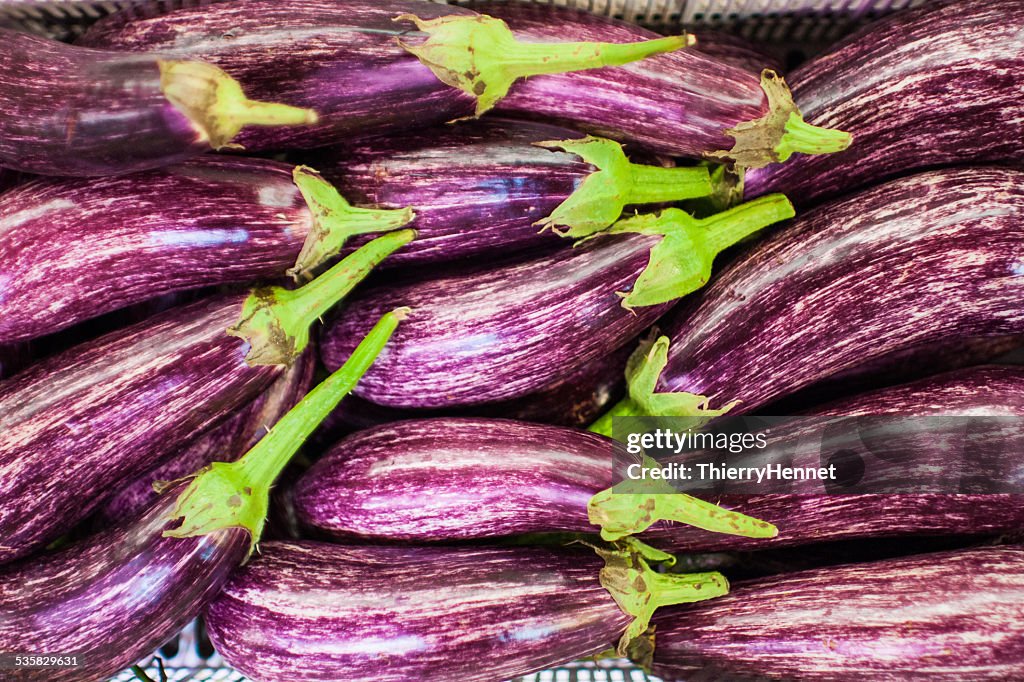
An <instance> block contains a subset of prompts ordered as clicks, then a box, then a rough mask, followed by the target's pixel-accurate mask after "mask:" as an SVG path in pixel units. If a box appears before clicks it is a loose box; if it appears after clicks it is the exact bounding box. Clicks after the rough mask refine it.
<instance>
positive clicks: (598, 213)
mask: <svg viewBox="0 0 1024 682" xmlns="http://www.w3.org/2000/svg"><path fill="white" fill-rule="evenodd" d="M536 144H537V146H539V147H544V148H547V149H560V150H562V151H566V152H569V153H570V154H575V155H576V156H578V157H579V158H580V159H582V160H583V161H585V162H586V163H588V164H590V165H592V166H594V167H595V168H597V170H596V171H594V172H593V173H591V174H590V175H588V176H587V177H586V178H585V179H584V180H583V182H582V184H580V186H579V187H578V188H577V189H576V191H574V192H573V193H572V194H571V195H570V196H569V197H568V198H567V199H566V200H565V201H563V202H562V203H561V204H559V205H558V207H556V208H555V210H554V211H552V212H551V215H549V216H547V217H546V218H544V219H542V220H540V221H538V222H537V224H538V225H540V226H541V229H544V228H548V227H550V228H551V229H552V230H554V231H555V232H556V233H558V234H560V235H562V236H564V237H572V238H576V239H579V238H582V237H589V236H592V235H594V234H596V233H597V232H600V231H602V230H604V229H606V228H607V227H609V226H610V225H612V224H613V223H614V222H615V221H616V220H618V219H619V218H620V217H621V216H622V211H623V209H624V208H625V207H626V206H629V205H633V204H653V203H669V202H673V201H682V200H684V199H694V198H697V197H704V196H708V195H709V194H711V193H712V192H713V191H714V188H713V186H712V184H711V175H710V173H709V172H708V169H707V168H705V167H693V168H662V167H659V166H645V165H641V164H635V163H632V162H631V161H630V160H629V159H628V158H627V157H626V153H625V152H624V151H623V150H622V145H621V144H619V143H618V142H613V141H612V140H606V139H604V138H600V137H591V136H587V137H584V138H582V139H579V140H552V141H546V142H538V143H536Z"/></svg>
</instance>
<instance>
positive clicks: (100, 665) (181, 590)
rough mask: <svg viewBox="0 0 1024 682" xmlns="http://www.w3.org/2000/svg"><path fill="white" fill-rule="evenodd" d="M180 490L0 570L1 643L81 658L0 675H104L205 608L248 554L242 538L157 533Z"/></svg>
mask: <svg viewBox="0 0 1024 682" xmlns="http://www.w3.org/2000/svg"><path fill="white" fill-rule="evenodd" d="M182 489H183V486H178V487H177V488H175V489H172V490H170V491H168V493H167V494H165V495H164V496H162V497H161V498H160V499H159V500H157V501H156V502H155V503H153V504H152V505H151V506H150V507H148V508H147V509H144V510H143V511H142V513H141V514H139V515H137V516H135V517H134V518H129V519H125V520H124V521H122V522H121V523H119V524H117V525H115V526H112V527H110V528H109V529H107V530H105V531H103V532H100V533H97V534H96V535H93V536H90V537H88V538H86V539H83V540H80V541H78V542H75V543H73V544H71V545H69V546H67V547H65V548H63V549H60V550H57V551H54V552H50V553H44V554H38V555H34V556H31V557H27V558H24V559H22V560H20V561H18V562H15V563H12V564H8V565H5V566H3V568H2V569H0V651H4V652H7V653H17V654H23V655H37V656H38V655H44V654H55V653H58V652H59V653H60V654H61V655H74V656H77V657H78V659H79V661H80V664H79V666H77V667H65V668H46V669H27V668H23V669H7V670H4V680H10V681H11V682H64V681H67V682H72V681H73V682H102V681H103V680H108V679H110V678H111V677H112V676H114V675H116V674H117V673H118V672H119V671H120V670H123V669H124V668H127V667H128V666H129V665H131V664H133V663H135V662H136V661H137V660H139V659H141V658H143V657H145V656H147V655H149V654H150V653H151V652H152V651H153V650H155V649H156V648H157V647H158V646H160V645H162V644H163V643H164V642H166V641H167V640H168V639H170V638H171V637H173V636H174V635H175V634H177V633H178V631H179V630H181V628H182V627H184V626H185V625H187V624H188V623H189V622H190V621H191V620H192V619H194V618H195V617H196V616H198V615H199V614H200V613H201V612H202V610H203V608H205V606H206V604H207V603H208V602H209V601H210V600H212V599H213V598H214V596H215V595H217V593H218V592H220V589H221V587H222V586H223V585H224V583H225V581H226V580H227V579H228V576H229V575H230V574H231V572H232V571H233V570H234V569H236V568H237V566H238V565H239V564H240V563H241V562H242V560H243V559H244V558H245V555H246V552H247V551H248V548H249V536H248V534H247V533H246V532H245V531H244V530H241V529H231V530H227V531H217V532H215V533H213V534H210V535H205V536H201V537H192V538H186V539H178V538H165V537H163V535H162V533H163V531H164V529H165V528H167V527H168V517H169V516H170V514H171V511H172V509H173V507H174V503H175V498H176V497H177V496H176V494H175V492H181V490H182Z"/></svg>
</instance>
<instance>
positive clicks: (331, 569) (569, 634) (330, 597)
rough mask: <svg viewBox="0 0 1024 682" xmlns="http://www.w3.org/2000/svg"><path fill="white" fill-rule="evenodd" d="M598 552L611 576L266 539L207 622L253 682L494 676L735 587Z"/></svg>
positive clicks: (478, 551)
mask: <svg viewBox="0 0 1024 682" xmlns="http://www.w3.org/2000/svg"><path fill="white" fill-rule="evenodd" d="M602 554H603V555H604V557H605V561H606V565H605V568H603V569H602V567H601V561H600V559H598V558H597V557H595V556H594V555H593V554H589V556H588V554H587V553H585V552H566V551H558V550H549V549H539V548H531V547H507V548H491V547H474V548H468V547H462V548H456V547H445V548H440V547H438V548H435V547H413V548H407V547H346V546H337V545H327V544H322V543H315V542H268V543H266V544H264V545H263V547H262V550H261V553H260V556H259V558H257V559H255V560H254V561H252V562H251V563H249V564H248V565H247V566H245V567H244V568H243V569H242V570H240V571H238V572H237V573H236V574H235V575H234V576H233V577H232V578H231V580H230V581H229V582H228V584H227V586H226V587H225V588H224V591H223V592H222V593H221V595H220V596H219V597H218V598H217V599H216V600H215V601H214V602H213V603H212V604H211V605H210V607H209V609H208V611H207V614H206V623H207V627H208V629H209V633H210V639H211V640H212V641H213V644H214V646H215V647H216V649H217V651H218V652H219V653H220V654H221V656H223V657H224V659H225V660H226V661H227V662H228V663H229V664H230V665H231V666H232V667H234V668H236V669H237V670H239V671H240V672H242V673H243V674H245V675H246V676H248V677H249V678H251V679H253V680H256V681H258V682H271V681H272V682H299V681H305V680H323V679H329V680H332V681H334V682H343V681H345V680H359V681H360V682H362V681H363V680H368V679H374V680H380V682H398V681H399V680H419V681H422V682H448V681H449V680H463V681H464V682H475V681H480V682H484V681H487V682H491V681H493V680H505V679H510V678H513V677H517V676H519V675H525V674H528V673H531V672H534V671H538V670H543V669H544V668H547V667H550V666H553V665H559V664H562V663H567V662H569V661H573V660H576V659H578V658H582V657H584V656H589V655H592V654H596V653H599V652H600V651H603V650H605V649H607V648H608V647H609V646H610V645H612V644H613V643H614V641H615V640H616V638H618V637H619V635H620V634H621V633H622V632H623V630H627V632H628V631H630V630H635V627H634V623H636V622H638V621H643V622H646V620H647V618H648V617H649V613H650V611H653V609H654V608H655V607H657V606H661V605H666V604H668V603H672V602H676V601H693V600H697V599H704V598H711V597H715V596H718V595H720V594H723V593H724V592H725V591H726V590H727V589H728V585H727V583H726V582H725V579H724V577H722V576H721V575H720V574H717V573H703V574H693V575H690V576H670V577H666V576H665V575H663V574H660V573H656V572H654V571H652V570H651V569H650V568H648V567H647V565H646V564H645V563H644V561H643V560H642V559H641V558H639V557H636V556H631V555H629V554H628V553H627V552H616V551H604V552H602ZM627 562H633V563H632V566H631V567H629V568H627V567H626V563H627ZM645 581H646V584H645ZM641 599H643V600H644V601H647V608H646V613H645V616H642V617H641V616H638V617H637V620H634V619H633V618H632V617H633V616H634V615H636V613H633V612H632V611H637V609H636V608H635V607H636V606H639V604H638V603H637V604H632V605H630V601H631V600H636V602H640V601H641ZM617 603H618V604H620V605H622V606H619V605H617ZM627 610H629V611H631V612H630V613H627ZM631 621H632V622H631Z"/></svg>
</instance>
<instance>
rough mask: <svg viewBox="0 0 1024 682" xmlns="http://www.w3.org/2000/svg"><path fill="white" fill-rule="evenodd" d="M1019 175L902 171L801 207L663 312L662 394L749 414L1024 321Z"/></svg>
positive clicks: (1023, 197) (1022, 183) (1023, 195)
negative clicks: (909, 352)
mask: <svg viewBox="0 0 1024 682" xmlns="http://www.w3.org/2000/svg"><path fill="white" fill-rule="evenodd" d="M1022 272H1024V173H1022V172H1020V171H1015V170H1008V169H999V168H965V169H950V170H941V171H933V172H929V173H922V174H919V175H915V176H911V177H908V178H903V179H899V180H894V181H891V182H888V183H885V184H883V185H879V186H877V187H874V188H871V189H868V190H865V191H863V192H861V193H859V194H857V195H855V196H852V197H849V198H847V199H843V200H838V201H835V202H832V203H830V204H828V205H825V206H821V207H819V208H817V209H815V210H814V211H811V212H807V213H804V214H803V215H801V216H800V217H799V218H797V220H795V221H794V222H793V223H792V224H791V225H789V226H788V227H787V228H785V229H783V230H781V231H778V232H776V233H775V234H774V235H772V236H771V237H769V238H768V239H767V240H765V241H763V242H761V243H760V244H758V245H757V246H756V247H754V248H753V249H751V250H749V251H748V252H747V253H746V254H745V255H743V256H741V257H740V258H738V259H737V260H736V261H734V262H733V263H731V264H730V265H729V266H728V267H727V268H725V269H724V270H723V272H722V273H721V274H720V275H719V277H718V278H717V279H716V280H714V281H713V282H712V283H711V285H709V286H708V287H707V288H705V289H704V290H703V291H702V293H701V294H700V296H698V297H695V299H694V300H693V302H692V304H690V305H685V306H683V307H681V308H679V309H677V310H676V311H673V313H672V314H671V315H669V316H667V317H666V319H665V321H664V322H663V324H662V329H663V330H664V333H665V335H666V336H668V338H669V339H671V346H670V347H669V351H668V364H667V365H666V367H665V370H664V371H663V372H662V375H661V378H660V379H659V381H658V386H657V389H656V390H657V391H658V392H688V393H693V394H696V395H702V396H707V397H708V398H709V399H710V404H711V405H712V407H719V406H723V405H726V404H728V403H730V402H732V401H734V400H740V401H742V402H740V403H739V404H738V405H737V406H735V407H734V408H733V409H732V410H731V411H730V414H750V413H754V412H755V411H757V410H758V409H760V408H761V407H762V406H764V405H766V404H768V403H769V402H771V401H774V400H777V399H779V398H781V397H783V396H785V395H787V394H790V393H792V392H794V391H796V390H798V389H801V388H804V387H806V386H809V385H811V384H813V383H816V382H818V381H821V380H824V379H827V378H829V377H830V376H833V375H835V374H838V373H839V372H843V371H847V370H850V369H851V368H854V367H856V366H859V365H864V364H866V363H870V362H872V361H873V360H874V359H876V358H879V357H883V356H885V355H887V354H889V353H892V352H894V351H900V350H903V349H910V348H915V347H917V348H927V347H928V344H929V343H933V342H938V341H941V340H943V339H948V338H950V337H952V338H958V337H959V338H969V337H984V336H1006V335H1013V334H1020V333H1022V332H1024V308H1022V307H1021V306H1020V304H1019V301H1020V300H1021V296H1022V295H1024V276H1022Z"/></svg>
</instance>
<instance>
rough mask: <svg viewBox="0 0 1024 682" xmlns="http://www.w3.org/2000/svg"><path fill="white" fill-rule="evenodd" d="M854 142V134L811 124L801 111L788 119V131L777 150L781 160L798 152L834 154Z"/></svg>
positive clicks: (792, 114)
mask: <svg viewBox="0 0 1024 682" xmlns="http://www.w3.org/2000/svg"><path fill="white" fill-rule="evenodd" d="M852 143H853V135H851V134H850V133H847V132H844V131H842V130H834V129H832V128H822V127H820V126H815V125H811V124H810V123H808V122H806V121H805V120H804V119H803V117H802V116H801V115H800V114H799V113H797V112H793V113H791V114H790V115H789V119H788V120H787V121H786V132H785V134H783V136H782V139H781V140H780V141H779V144H778V146H777V147H776V148H775V152H776V154H778V156H779V161H786V160H787V159H789V157H790V156H792V155H793V154H795V153H797V152H799V153H801V154H834V153H836V152H841V151H843V150H844V149H846V148H848V147H849V146H850V145H851V144H852Z"/></svg>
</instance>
